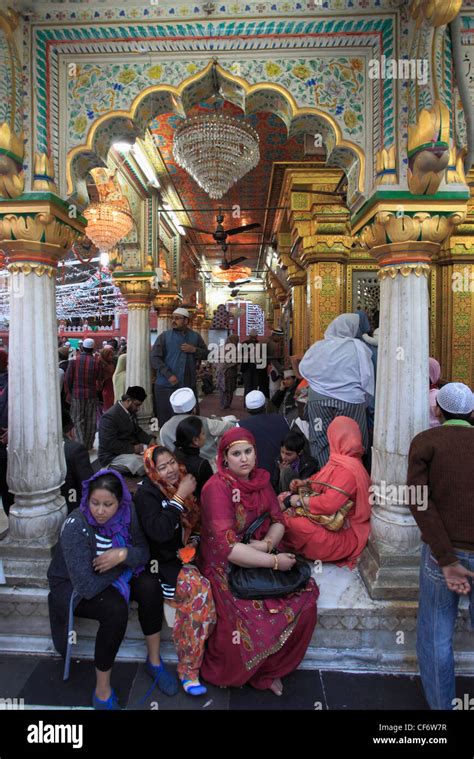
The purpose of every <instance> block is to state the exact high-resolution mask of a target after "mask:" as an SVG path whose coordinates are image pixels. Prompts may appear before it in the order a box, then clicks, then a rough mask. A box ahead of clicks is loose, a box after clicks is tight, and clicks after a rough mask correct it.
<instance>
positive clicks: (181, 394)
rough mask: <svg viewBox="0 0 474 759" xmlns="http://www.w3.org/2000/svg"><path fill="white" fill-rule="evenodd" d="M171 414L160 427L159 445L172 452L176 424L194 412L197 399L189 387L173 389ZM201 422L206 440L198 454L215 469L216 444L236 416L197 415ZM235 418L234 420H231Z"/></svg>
mask: <svg viewBox="0 0 474 759" xmlns="http://www.w3.org/2000/svg"><path fill="white" fill-rule="evenodd" d="M170 403H171V407H172V409H173V416H172V417H171V419H168V421H167V422H165V424H164V425H163V427H162V428H161V429H160V441H161V445H164V446H165V447H166V448H168V450H169V451H171V452H173V451H174V449H175V442H176V430H177V428H178V424H179V423H180V422H181V421H182V420H183V419H186V418H187V417H188V416H192V415H194V414H196V409H197V400H196V395H195V394H194V392H193V391H192V390H191V388H190V387H181V388H179V389H178V390H175V391H174V393H173V394H172V395H171V398H170ZM199 418H200V419H201V421H202V423H203V427H204V432H205V435H206V442H205V443H204V445H203V446H202V448H200V449H199V455H200V456H202V457H203V458H204V459H207V460H208V461H209V463H210V465H211V467H212V469H213V471H214V472H215V471H217V465H216V457H217V446H218V445H219V440H220V439H221V437H222V435H223V434H224V432H227V430H230V429H231V428H232V427H235V422H236V421H237V418H236V417H232V416H228V417H225V418H223V419H211V418H209V417H206V416H200V417H199ZM233 420H235V421H233Z"/></svg>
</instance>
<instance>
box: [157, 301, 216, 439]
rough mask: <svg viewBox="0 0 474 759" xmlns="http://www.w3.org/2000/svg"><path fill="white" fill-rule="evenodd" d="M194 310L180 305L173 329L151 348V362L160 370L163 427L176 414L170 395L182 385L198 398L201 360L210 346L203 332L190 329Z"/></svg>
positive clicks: (159, 414) (159, 405)
mask: <svg viewBox="0 0 474 759" xmlns="http://www.w3.org/2000/svg"><path fill="white" fill-rule="evenodd" d="M189 322H190V313H189V311H188V310H187V309H186V308H176V309H175V310H174V311H173V315H172V317H171V329H167V330H165V331H164V332H162V333H161V334H160V335H158V337H157V339H156V341H155V344H154V345H153V349H152V352H151V365H152V367H153V369H155V370H156V381H155V407H156V408H155V411H156V415H157V417H158V424H159V426H160V427H162V426H163V425H164V424H165V422H167V421H168V419H170V418H171V417H172V416H173V409H172V407H171V404H170V396H171V395H172V393H173V392H174V391H175V390H177V389H178V388H183V387H190V388H191V390H192V391H193V392H194V394H195V396H196V398H197V389H196V371H197V364H198V363H199V362H200V361H204V360H205V359H206V358H207V356H208V353H209V349H208V347H207V345H206V344H205V342H204V340H203V339H202V337H201V335H200V334H199V333H198V332H194V330H192V329H189Z"/></svg>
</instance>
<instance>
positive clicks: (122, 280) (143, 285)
mask: <svg viewBox="0 0 474 759" xmlns="http://www.w3.org/2000/svg"><path fill="white" fill-rule="evenodd" d="M113 277H114V281H115V283H116V284H117V285H118V287H120V290H121V292H122V295H123V296H124V298H125V299H126V301H127V304H128V332H127V374H126V385H127V387H130V386H133V385H140V387H143V388H144V389H145V391H146V393H147V397H146V399H145V402H144V403H143V404H142V406H141V408H140V411H139V412H138V419H139V422H140V424H141V426H142V427H146V426H147V425H148V424H149V423H150V419H151V418H152V416H153V394H152V386H151V363H150V352H151V345H150V306H151V303H152V301H153V298H154V296H155V294H156V291H155V290H154V289H153V277H154V273H153V272H142V273H141V274H140V275H139V276H138V275H137V274H133V276H129V277H127V276H126V275H124V274H123V273H122V272H120V273H117V274H114V275H113Z"/></svg>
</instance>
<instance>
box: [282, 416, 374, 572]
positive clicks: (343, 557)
mask: <svg viewBox="0 0 474 759" xmlns="http://www.w3.org/2000/svg"><path fill="white" fill-rule="evenodd" d="M328 441H329V449H330V456H329V461H328V463H327V464H326V466H324V467H323V468H322V469H321V470H320V471H319V472H317V473H316V474H314V475H313V476H312V477H311V478H310V479H309V480H307V481H306V482H305V483H303V481H302V480H293V481H292V482H291V483H290V488H291V490H292V491H293V493H295V491H297V490H298V489H299V488H300V487H302V486H303V485H304V486H309V488H310V489H311V490H313V492H314V494H315V495H310V496H305V497H303V498H300V496H299V495H292V496H291V499H290V501H291V507H290V508H289V509H288V510H287V511H285V512H283V522H284V525H285V528H286V531H285V547H286V548H287V549H288V550H291V551H295V552H296V553H299V554H302V555H303V556H305V557H306V558H307V559H311V560H312V561H315V560H317V559H319V560H321V561H333V562H336V563H337V564H340V565H342V566H344V565H347V566H350V567H351V568H353V567H354V566H355V564H356V560H357V558H358V557H359V555H360V554H361V553H362V551H363V550H364V548H365V546H366V543H367V540H368V537H369V533H370V503H369V486H370V477H369V475H368V474H367V471H366V469H365V468H364V466H363V464H362V456H363V454H364V448H363V445H362V434H361V431H360V427H359V425H358V424H357V422H356V421H355V420H354V419H350V418H349V417H347V416H337V417H336V418H335V419H333V421H332V422H331V424H330V425H329V427H328ZM287 495H288V493H282V494H281V495H280V496H279V500H280V501H283V500H284V499H285V497H286V496H287ZM349 500H350V501H352V502H353V506H352V507H351V509H350V511H349V512H348V515H347V517H346V519H345V522H344V525H343V527H342V529H341V530H339V531H338V532H331V531H330V530H328V529H326V527H324V526H323V525H322V524H318V523H316V522H314V521H312V520H311V514H327V515H330V514H335V513H336V511H338V510H339V509H340V508H341V507H342V506H344V505H345V504H347V502H348V501H349ZM302 509H304V510H305V511H306V512H307V513H308V516H304V515H301V511H302Z"/></svg>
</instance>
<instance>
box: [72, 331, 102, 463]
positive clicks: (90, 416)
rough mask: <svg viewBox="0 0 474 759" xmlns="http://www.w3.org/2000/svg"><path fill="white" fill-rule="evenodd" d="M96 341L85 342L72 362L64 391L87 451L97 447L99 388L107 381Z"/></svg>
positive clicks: (77, 435)
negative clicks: (95, 354) (95, 350)
mask: <svg viewBox="0 0 474 759" xmlns="http://www.w3.org/2000/svg"><path fill="white" fill-rule="evenodd" d="M94 348H95V342H94V340H93V339H92V338H91V337H88V338H86V339H85V340H84V343H83V346H82V353H78V354H77V356H76V359H75V361H70V362H69V366H68V368H67V372H66V376H65V377H64V388H65V390H66V394H67V396H68V398H67V399H68V400H69V398H70V400H71V417H72V420H73V422H74V429H75V431H76V439H77V440H78V442H79V443H82V445H84V446H85V447H86V448H87V450H88V451H89V450H91V448H93V446H94V438H95V433H96V426H97V387H98V385H99V384H100V383H101V382H103V380H104V379H105V374H104V370H105V367H104V366H103V364H102V362H101V360H100V358H99V356H94Z"/></svg>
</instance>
